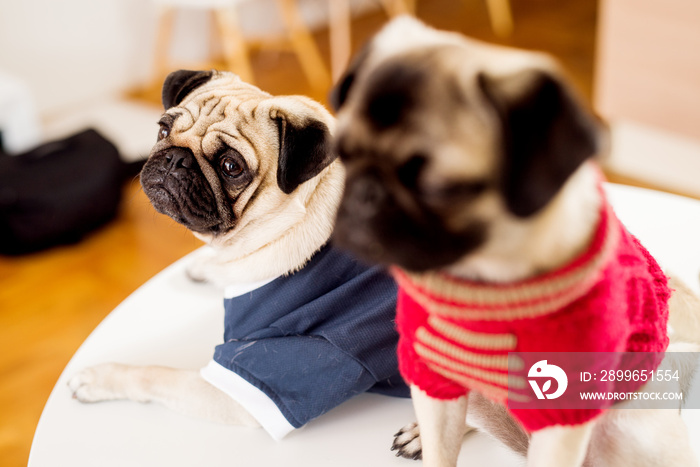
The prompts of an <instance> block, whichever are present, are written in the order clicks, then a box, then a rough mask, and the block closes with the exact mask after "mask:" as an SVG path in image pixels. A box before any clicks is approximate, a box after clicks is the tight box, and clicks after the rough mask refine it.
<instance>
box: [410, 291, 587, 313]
mask: <svg viewBox="0 0 700 467" xmlns="http://www.w3.org/2000/svg"><path fill="white" fill-rule="evenodd" d="M574 292H575V293H570V294H567V295H562V296H560V297H557V298H556V299H554V300H550V301H548V302H542V303H538V304H535V305H526V306H520V307H512V308H507V309H503V310H478V309H477V310H475V309H471V308H464V307H463V305H448V304H444V303H436V302H433V301H432V300H430V299H429V298H427V297H425V296H424V295H422V294H421V295H419V294H416V295H414V294H413V293H412V292H410V291H409V294H410V295H411V296H412V298H413V299H414V300H415V301H416V302H418V303H419V304H420V305H421V306H422V307H424V308H425V309H426V310H428V311H429V312H430V313H433V314H436V315H440V316H444V317H446V318H454V319H464V320H481V319H488V320H489V321H511V320H516V319H526V318H537V317H539V316H544V315H546V314H549V313H553V312H555V311H558V310H560V309H561V308H563V307H565V306H566V305H568V304H569V303H572V302H574V301H575V300H577V299H578V298H580V297H582V296H583V295H585V294H586V290H585V289H581V290H575V291H574Z"/></svg>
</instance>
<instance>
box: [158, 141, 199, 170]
mask: <svg viewBox="0 0 700 467" xmlns="http://www.w3.org/2000/svg"><path fill="white" fill-rule="evenodd" d="M165 160H166V161H168V163H169V166H168V169H169V170H170V171H171V172H172V171H175V170H178V169H191V168H192V167H193V166H194V164H195V159H194V154H193V153H192V151H190V150H189V149H187V148H180V147H175V148H172V149H170V150H169V151H168V153H167V154H166V155H165Z"/></svg>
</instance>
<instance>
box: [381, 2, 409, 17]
mask: <svg viewBox="0 0 700 467" xmlns="http://www.w3.org/2000/svg"><path fill="white" fill-rule="evenodd" d="M380 3H381V4H382V6H383V7H384V11H385V12H386V14H387V15H388V16H389V17H390V18H393V17H394V16H399V15H413V14H415V12H416V3H415V0H380Z"/></svg>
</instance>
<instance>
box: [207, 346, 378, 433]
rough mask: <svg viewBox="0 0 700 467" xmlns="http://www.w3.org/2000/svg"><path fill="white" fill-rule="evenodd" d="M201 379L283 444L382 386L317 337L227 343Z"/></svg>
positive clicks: (351, 358) (342, 353) (217, 350)
mask: <svg viewBox="0 0 700 467" xmlns="http://www.w3.org/2000/svg"><path fill="white" fill-rule="evenodd" d="M202 376H203V377H204V379H205V380H207V381H208V382H209V383H211V384H213V385H214V386H215V387H217V388H219V389H220V390H222V391H224V392H225V393H227V394H228V395H230V396H231V397H232V398H234V399H235V400H236V401H237V402H238V403H240V404H241V405H242V406H243V407H244V408H245V409H246V410H248V412H249V413H250V414H251V415H252V416H253V417H255V418H256V419H257V420H258V422H259V423H260V424H261V425H262V427H263V428H264V429H265V430H266V431H267V432H268V433H269V434H270V435H271V436H272V437H273V438H274V439H278V440H279V439H282V438H283V437H284V436H285V435H287V434H288V433H289V432H291V431H292V430H293V429H294V428H299V427H301V426H303V425H304V424H306V423H307V422H309V421H310V420H312V419H314V418H316V417H318V416H319V415H322V414H324V413H326V412H328V411H329V410H331V409H332V408H334V407H336V406H338V405H339V404H341V403H342V402H344V401H346V400H348V399H350V398H351V397H353V396H355V395H357V394H360V393H363V392H365V391H367V390H368V389H370V388H371V387H372V386H374V385H375V384H376V383H377V381H376V379H375V378H374V377H373V376H372V374H370V373H369V371H367V369H366V368H365V367H364V366H363V365H362V364H361V363H359V362H358V361H356V360H355V359H354V358H353V357H351V356H350V355H348V354H347V353H345V352H343V351H341V350H340V349H338V348H337V347H336V346H334V345H332V344H331V343H329V342H328V341H327V340H326V339H323V338H321V337H317V336H285V337H280V338H267V339H260V340H251V341H246V340H243V341H231V342H227V343H225V344H222V345H219V346H218V347H217V348H216V352H215V354H214V361H213V362H212V363H210V364H209V365H208V366H207V367H206V368H204V369H203V370H202Z"/></svg>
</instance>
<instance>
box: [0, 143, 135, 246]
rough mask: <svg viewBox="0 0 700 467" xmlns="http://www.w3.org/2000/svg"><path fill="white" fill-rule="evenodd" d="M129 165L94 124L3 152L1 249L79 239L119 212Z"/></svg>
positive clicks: (0, 163)
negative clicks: (10, 152)
mask: <svg viewBox="0 0 700 467" xmlns="http://www.w3.org/2000/svg"><path fill="white" fill-rule="evenodd" d="M128 172H129V165H128V164H125V163H124V162H123V161H122V160H121V158H120V157H119V152H118V151H117V148H116V147H115V146H114V145H113V144H112V143H111V142H109V141H108V140H107V139H105V138H104V137H103V136H102V135H100V134H99V133H98V132H97V131H95V130H92V129H90V130H85V131H83V132H81V133H78V134H76V135H73V136H70V137H68V138H66V139H63V140H59V141H53V142H50V143H46V144H43V145H41V146H39V147H38V148H36V149H34V150H32V151H29V152H27V153H24V154H20V155H16V156H8V155H4V154H2V153H1V152H0V254H6V255H16V254H23V253H29V252H33V251H38V250H41V249H44V248H48V247H51V246H54V245H60V244H66V243H74V242H77V241H78V240H80V239H81V238H82V237H83V236H84V235H85V234H86V233H88V232H90V231H92V230H94V229H95V228H97V227H99V226H101V225H102V224H104V223H105V222H107V221H109V220H111V219H113V218H114V216H115V215H116V212H117V207H118V205H119V200H120V198H121V191H122V182H123V181H124V179H125V177H126V176H127V175H128Z"/></svg>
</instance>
